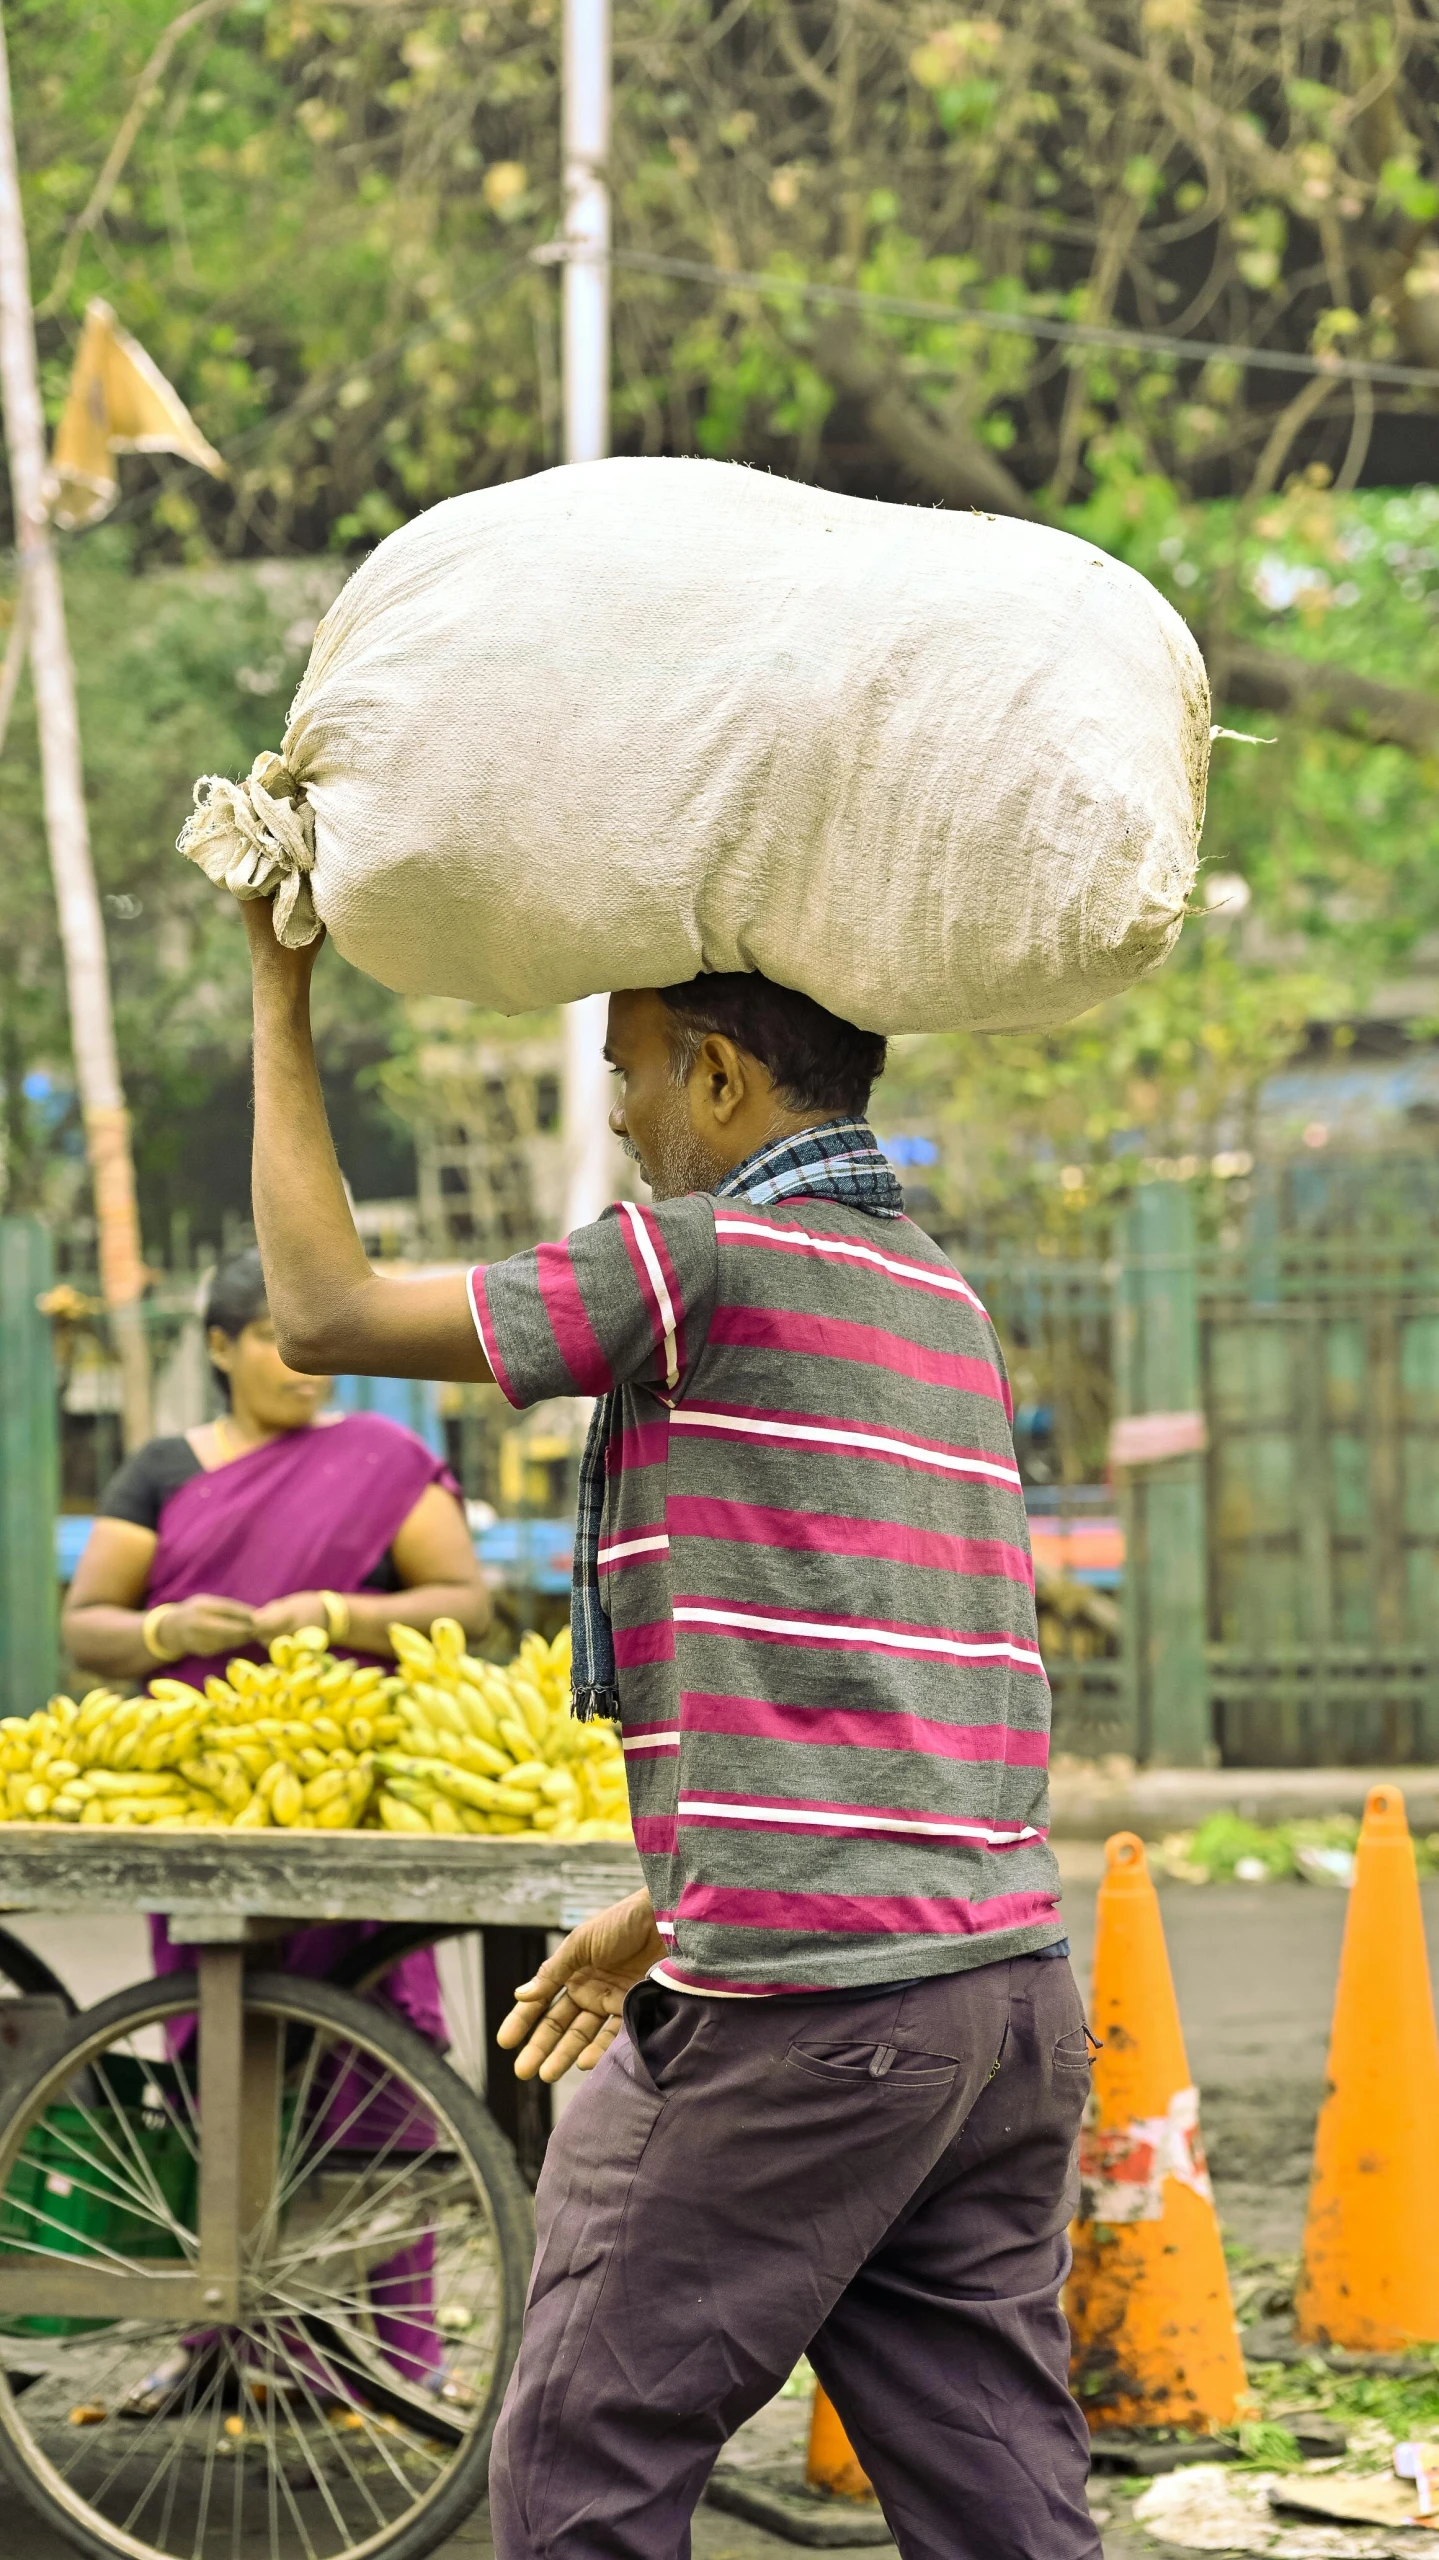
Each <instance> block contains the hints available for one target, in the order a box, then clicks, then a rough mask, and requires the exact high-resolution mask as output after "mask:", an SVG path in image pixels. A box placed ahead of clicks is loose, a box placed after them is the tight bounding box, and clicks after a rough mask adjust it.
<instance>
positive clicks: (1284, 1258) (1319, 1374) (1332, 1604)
mask: <svg viewBox="0 0 1439 2560" xmlns="http://www.w3.org/2000/svg"><path fill="white" fill-rule="evenodd" d="M960 1258H961V1259H963V1257H962V1255H961V1257H960ZM968 1268H969V1271H970V1276H971V1277H972V1278H973V1279H974V1280H975V1282H976V1285H977V1286H979V1287H980V1288H981V1289H982V1290H983V1292H984V1294H985V1297H986V1301H987V1303H988V1305H989V1307H990V1310H991V1313H992V1314H993V1316H994V1318H995V1322H996V1324H997V1326H998V1328H999V1331H1000V1335H1001V1338H1002V1340H1003V1341H1004V1343H1005V1347H1006V1352H1007V1353H1008V1355H1009V1356H1010V1358H1011V1362H1012V1364H1013V1365H1014V1366H1015V1368H1016V1370H1017V1371H1018V1372H1019V1373H1020V1375H1021V1376H1023V1377H1025V1378H1033V1379H1035V1380H1036V1381H1038V1382H1039V1384H1040V1386H1041V1387H1042V1389H1043V1391H1044V1392H1046V1393H1048V1394H1049V1395H1050V1396H1051V1397H1052V1398H1053V1401H1054V1423H1053V1433H1052V1448H1053V1452H1054V1459H1055V1465H1056V1470H1057V1472H1058V1473H1059V1475H1060V1476H1061V1477H1063V1478H1066V1479H1067V1480H1068V1481H1069V1483H1070V1484H1071V1485H1074V1486H1078V1485H1080V1484H1083V1483H1084V1482H1086V1481H1092V1480H1093V1476H1094V1471H1095V1469H1096V1467H1102V1466H1103V1463H1104V1456H1103V1450H1102V1447H1101V1445H1100V1432H1099V1423H1100V1420H1101V1418H1103V1417H1106V1416H1109V1415H1113V1416H1123V1415H1136V1414H1150V1415H1155V1414H1170V1415H1177V1414H1181V1413H1184V1412H1186V1411H1198V1412H1199V1413H1201V1414H1202V1416H1203V1420H1204V1426H1205V1433H1206V1437H1207V1448H1206V1449H1205V1451H1204V1452H1203V1453H1202V1454H1201V1453H1198V1452H1196V1453H1194V1454H1192V1455H1186V1456H1180V1457H1173V1458H1168V1459H1163V1460H1159V1461H1156V1462H1151V1463H1147V1464H1143V1465H1138V1466H1134V1467H1131V1468H1126V1469H1120V1470H1118V1471H1117V1472H1116V1479H1115V1488H1114V1499H1115V1507H1116V1509H1117V1510H1118V1511H1119V1514H1120V1517H1121V1518H1122V1520H1123V1524H1124V1532H1125V1548H1126V1555H1125V1577H1124V1612H1123V1643H1122V1646H1121V1647H1120V1648H1119V1650H1118V1652H1117V1653H1116V1655H1115V1656H1114V1657H1113V1658H1111V1659H1109V1660H1106V1661H1103V1662H1089V1663H1085V1664H1083V1665H1074V1664H1070V1663H1067V1662H1066V1661H1065V1660H1064V1659H1063V1658H1062V1656H1057V1657H1056V1658H1054V1659H1053V1660H1052V1661H1051V1675H1052V1679H1053V1685H1054V1693H1055V1740H1056V1747H1057V1748H1059V1749H1066V1748H1067V1749H1069V1750H1073V1751H1076V1752H1079V1753H1082V1754H1083V1755H1085V1756H1086V1757H1087V1756H1091V1755H1092V1754H1094V1753H1095V1752H1100V1751H1106V1750H1109V1751H1116V1750H1119V1751H1126V1752H1130V1753H1132V1754H1133V1755H1134V1756H1135V1757H1136V1758H1138V1759H1141V1760H1146V1761H1160V1762H1165V1761H1167V1762H1172V1763H1174V1764H1176V1765H1181V1766H1183V1765H1193V1764H1195V1763H1198V1762H1201V1761H1203V1760H1204V1759H1206V1758H1214V1757H1218V1758H1220V1759H1222V1760H1223V1761H1224V1762H1225V1763H1226V1764H1228V1765H1230V1766H1234V1767H1282V1766H1305V1765H1314V1764H1318V1763H1322V1762H1337V1763H1349V1764H1351V1765H1363V1764H1366V1763H1369V1764H1386V1763H1387V1764H1391V1765H1397V1764H1402V1763H1404V1762H1431V1763H1432V1762H1434V1761H1439V1250H1436V1249H1435V1247H1434V1246H1433V1245H1431V1244H1428V1243H1426V1242H1425V1241H1423V1240H1422V1239H1415V1238H1411V1239H1409V1240H1407V1241H1406V1240H1402V1239H1392V1240H1383V1239H1380V1240H1376V1241H1374V1242H1372V1243H1369V1242H1358V1241H1355V1240H1353V1239H1352V1238H1349V1239H1344V1238H1335V1237H1332V1236H1326V1235H1323V1234H1302V1233H1301V1234H1297V1235H1289V1236H1285V1235H1282V1234H1280V1233H1278V1232H1276V1231H1275V1229H1274V1228H1273V1227H1272V1225H1270V1224H1269V1223H1267V1222H1256V1229H1255V1231H1254V1232H1253V1233H1252V1234H1251V1236H1250V1238H1249V1239H1248V1241H1247V1242H1246V1243H1245V1245H1244V1246H1243V1247H1241V1248H1239V1249H1236V1250H1232V1251H1227V1252H1218V1251H1213V1250H1203V1249H1201V1248H1200V1247H1199V1246H1198V1244H1197V1242H1196V1238H1195V1233H1194V1220H1193V1210H1192V1205H1191V1201H1190V1196H1189V1194H1188V1192H1187V1190H1186V1188H1185V1186H1184V1185H1183V1184H1180V1183H1163V1182H1157V1183H1154V1184H1150V1185H1146V1186H1144V1187H1142V1188H1141V1189H1140V1190H1139V1191H1137V1192H1136V1194H1135V1195H1134V1198H1133V1201H1132V1203H1131V1205H1130V1209H1129V1213H1128V1217H1127V1220H1126V1223H1125V1226H1124V1230H1123V1233H1122V1237H1121V1251H1120V1253H1119V1255H1118V1256H1117V1257H1116V1259H1115V1260H1114V1261H1112V1262H1110V1263H1108V1264H1104V1265H1100V1264H1095V1263H1091V1264H1073V1263H1061V1262H1058V1261H1056V1262H1053V1263H1024V1264H1020V1263H1014V1262H1011V1263H1003V1262H996V1263H993V1264H989V1265H977V1264H970V1265H969V1266H968ZM1022 1446H1023V1443H1022V1439H1021V1447H1022ZM1054 1500H1055V1504H1056V1507H1058V1508H1062V1504H1063V1487H1062V1485H1061V1487H1060V1489H1059V1491H1058V1492H1057V1493H1056V1495H1055V1497H1054Z"/></svg>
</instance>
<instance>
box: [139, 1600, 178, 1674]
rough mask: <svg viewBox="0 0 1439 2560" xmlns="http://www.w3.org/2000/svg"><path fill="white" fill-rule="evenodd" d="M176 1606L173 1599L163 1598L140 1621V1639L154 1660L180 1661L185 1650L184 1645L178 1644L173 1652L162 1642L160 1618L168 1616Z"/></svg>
mask: <svg viewBox="0 0 1439 2560" xmlns="http://www.w3.org/2000/svg"><path fill="white" fill-rule="evenodd" d="M174 1606H175V1603H174V1601H173V1600H162V1601H160V1603H159V1605H158V1606H157V1607H156V1608H154V1609H147V1610H146V1612H145V1615H144V1617H143V1618H142V1619H141V1621H140V1641H141V1643H142V1644H143V1645H144V1648H145V1651H146V1652H147V1653H148V1655H149V1657H150V1659H151V1661H152V1662H178V1661H179V1659H180V1656H181V1654H182V1653H183V1652H184V1650H185V1648H184V1646H183V1645H177V1646H176V1648H175V1650H174V1652H173V1653H172V1652H171V1650H170V1647H169V1646H168V1645H167V1644H162V1643H161V1642H160V1620H161V1619H162V1618H164V1617H168V1615H169V1613H170V1611H171V1610H172V1609H173V1608H174Z"/></svg>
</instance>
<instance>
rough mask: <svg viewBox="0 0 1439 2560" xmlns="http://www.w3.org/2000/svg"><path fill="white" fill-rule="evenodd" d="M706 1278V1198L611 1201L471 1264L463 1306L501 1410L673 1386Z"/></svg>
mask: <svg viewBox="0 0 1439 2560" xmlns="http://www.w3.org/2000/svg"><path fill="white" fill-rule="evenodd" d="M718 1278H719V1256H718V1247H717V1245H716V1243H715V1224H714V1204H713V1202H712V1201H711V1200H710V1198H709V1195H708V1194H707V1193H704V1192H692V1193H689V1194H687V1195H686V1197H685V1198H684V1199H682V1200H665V1201H660V1202H657V1203H655V1204H654V1205H652V1206H642V1205H641V1204H640V1203H639V1202H638V1201H634V1200H621V1201H620V1202H619V1204H618V1205H617V1207H615V1208H613V1209H607V1210H606V1211H605V1214H604V1216H603V1217H602V1218H597V1219H596V1221H595V1223H594V1225H593V1226H590V1227H577V1228H576V1229H575V1232H574V1234H573V1235H571V1236H567V1237H566V1238H565V1240H564V1242H563V1243H562V1244H542V1245H538V1246H536V1248H535V1250H534V1251H533V1252H532V1253H517V1254H515V1255H513V1256H512V1257H511V1259H510V1260H509V1261H507V1262H491V1263H489V1264H481V1265H480V1266H479V1268H478V1269H476V1270H474V1271H472V1272H471V1273H470V1283H469V1286H470V1306H471V1309H472V1312H473V1314H474V1319H475V1324H476V1327H477V1329H478V1331H479V1336H480V1341H481V1343H482V1345H483V1347H484V1353H485V1357H486V1359H487V1360H488V1361H489V1364H490V1367H491V1369H492V1370H493V1372H494V1377H495V1383H496V1385H497V1386H498V1387H500V1388H501V1389H502V1390H503V1392H504V1394H505V1395H506V1396H507V1397H508V1398H509V1401H510V1403H511V1404H513V1405H528V1404H538V1403H539V1402H540V1401H541V1400H542V1398H544V1397H546V1396H575V1395H579V1396H598V1395H607V1394H608V1393H609V1391H610V1389H611V1388H612V1387H619V1386H653V1387H657V1388H658V1389H659V1390H660V1391H661V1393H678V1392H679V1391H680V1389H681V1388H682V1386H683V1382H684V1377H685V1372H686V1370H687V1369H688V1368H689V1367H691V1366H692V1365H693V1363H694V1362H695V1360H696V1359H697V1358H698V1357H699V1354H700V1352H701V1350H702V1349H703V1347H704V1342H705V1338H706V1335H707V1333H708V1331H709V1322H710V1315H711V1312H712V1310H713V1307H714V1301H715V1291H716V1288H717V1286H718Z"/></svg>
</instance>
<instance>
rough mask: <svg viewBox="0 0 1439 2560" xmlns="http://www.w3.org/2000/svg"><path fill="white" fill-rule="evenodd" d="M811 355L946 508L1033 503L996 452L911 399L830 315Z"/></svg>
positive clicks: (1022, 509)
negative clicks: (813, 355) (942, 421)
mask: <svg viewBox="0 0 1439 2560" xmlns="http://www.w3.org/2000/svg"><path fill="white" fill-rule="evenodd" d="M815 361H816V363H817V364H818V366H819V369H820V371H821V373H823V374H825V375H827V376H828V378H829V380H830V382H832V383H833V385H834V387H835V389H836V390H837V391H842V392H843V393H844V395H845V397H846V399H849V400H854V401H856V402H858V404H859V407H860V409H861V410H862V412H863V414H864V421H865V424H866V426H867V427H868V428H869V431H870V433H871V435H873V436H875V437H876V438H877V439H878V441H879V442H880V443H881V444H882V445H883V446H884V448H885V451H886V452H887V453H891V454H893V456H894V459H895V461H896V462H898V463H900V464H901V465H902V466H903V468H904V469H905V470H906V471H910V472H912V473H913V475H914V477H915V479H916V480H918V481H919V482H920V483H921V485H922V486H923V487H924V488H926V489H932V490H933V491H934V494H935V496H936V497H937V498H942V499H943V500H944V503H945V505H946V506H949V507H983V508H984V509H985V510H986V511H987V512H988V513H989V514H991V515H1001V516H1033V515H1034V513H1035V509H1034V507H1033V505H1032V504H1031V502H1030V500H1029V498H1028V496H1027V495H1026V493H1025V491H1024V490H1023V489H1022V488H1021V487H1020V485H1019V482H1018V481H1017V480H1016V479H1015V477H1014V474H1013V473H1012V472H1011V471H1007V470H1006V469H1005V466H1004V464H1003V463H1002V462H1001V461H1000V459H999V456H998V454H996V453H992V452H991V451H990V449H989V447H988V445H986V444H981V442H980V440H979V438H978V436H976V435H974V434H972V433H971V432H970V431H969V430H968V429H967V428H963V427H956V426H949V427H945V426H942V425H941V424H940V422H939V420H938V419H937V418H935V417H933V416H932V415H931V414H930V412H929V411H928V410H927V409H922V408H921V407H920V405H919V403H918V402H917V401H915V400H911V399H910V398H909V396H908V394H907V392H906V391H905V390H904V388H903V386H902V385H901V383H900V382H899V380H898V378H897V376H896V374H895V372H894V370H893V368H892V367H891V366H890V365H889V364H888V363H887V362H886V360H885V358H884V356H883V355H882V354H880V352H879V351H878V349H877V348H875V347H874V346H873V345H872V344H868V343H866V341H865V340H864V339H862V338H861V337H859V336H858V335H857V333H856V332H855V330H854V329H853V327H852V326H850V325H847V324H846V323H845V322H844V321H842V320H832V321H829V322H827V323H826V324H825V326H824V327H823V328H821V329H820V330H819V331H818V333H817V335H816V338H815Z"/></svg>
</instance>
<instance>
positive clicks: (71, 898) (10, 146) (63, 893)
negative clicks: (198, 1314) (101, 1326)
mask: <svg viewBox="0 0 1439 2560" xmlns="http://www.w3.org/2000/svg"><path fill="white" fill-rule="evenodd" d="M0 397H3V400H4V404H5V443H6V449H7V452H8V456H9V462H10V496H11V504H12V507H13V509H14V515H15V542H16V547H17V550H18V552H19V557H20V601H19V603H18V604H17V608H16V609H17V612H24V613H25V614H26V617H27V620H28V625H29V647H30V671H31V677H32V681H33V683H34V688H35V717H36V721H37V724H38V727H39V731H40V769H41V778H42V783H43V788H44V800H45V832H46V835H47V837H48V839H49V844H50V867H51V870H52V872H53V874H54V879H55V902H56V905H57V907H58V909H59V915H60V941H61V946H62V948H63V950H64V955H65V983H66V988H67V991H68V994H69V999H70V1037H71V1042H72V1044H73V1047H74V1052H75V1075H76V1081H77V1083H78V1085H79V1088H80V1106H81V1110H82V1112H83V1114H84V1121H85V1146H86V1152H87V1154H88V1156H89V1159H90V1175H91V1180H92V1183H93V1186H94V1193H95V1224H96V1228H97V1230H98V1235H99V1254H100V1283H101V1287H102V1289H103V1290H104V1293H105V1304H106V1306H107V1307H108V1309H109V1312H110V1321H111V1325H112V1327H113V1333H114V1341H115V1347H116V1350H117V1352H118V1354H119V1359H120V1371H121V1389H122V1396H123V1410H124V1423H125V1445H126V1447H127V1448H130V1449H133V1448H134V1447H135V1446H136V1445H137V1444H138V1442H139V1441H141V1440H143V1439H144V1438H145V1437H146V1436H147V1434H148V1432H149V1428H150V1361H149V1352H148V1348H147V1345H146V1341H145V1332H144V1324H143V1319H142V1316H141V1312H140V1299H141V1296H142V1294H143V1292H144V1287H145V1266H144V1261H143V1258H142V1255H141V1251H140V1222H139V1215H138V1212H137V1210H136V1206H135V1168H134V1162H133V1159H132V1157H131V1153H130V1120H129V1114H128V1113H127V1111H126V1109H125V1095H124V1091H123V1088H122V1086H121V1083H120V1062H119V1058H118V1056H117V1053H116V1048H115V1025H114V1019H113V1015H112V1011H111V1004H110V964H109V958H108V955H107V953H106V949H105V927H104V922H103V919H102V917H101V913H100V900H99V897H98V895H97V892H96V888H95V870H94V865H93V863H92V862H91V859H90V828H89V822H88V819H87V817H86V812H85V782H84V775H83V771H82V768H81V763H80V724H79V719H78V717H77V714H76V709H75V671H74V668H73V667H72V665H71V663H70V645H69V641H68V638H67V636H66V631H65V600H64V596H63V594H62V592H61V587H60V566H59V562H58V561H57V559H56V557H55V548H54V543H53V541H52V539H51V534H50V525H49V520H48V518H47V516H46V513H45V495H44V479H45V421H44V412H43V411H42V409H41V406H40V386H39V382H38V379H37V375H36V366H35V320H34V314H33V311H32V309H31V303H30V258H29V252H28V250H27V247H26V242H25V217H24V212H23V209H22V206H21V200H20V172H19V166H18V163H17V160H16V154H15V126H14V118H13V114H12V110H11V102H10V68H9V62H8V59H7V55H6V48H5V29H4V19H3V16H0Z"/></svg>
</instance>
